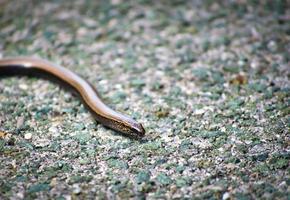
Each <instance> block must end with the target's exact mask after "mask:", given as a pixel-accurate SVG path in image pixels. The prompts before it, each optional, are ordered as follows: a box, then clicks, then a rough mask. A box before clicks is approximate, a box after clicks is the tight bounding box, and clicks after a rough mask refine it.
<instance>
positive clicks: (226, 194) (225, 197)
mask: <svg viewBox="0 0 290 200" xmlns="http://www.w3.org/2000/svg"><path fill="white" fill-rule="evenodd" d="M229 198H230V194H229V193H228V192H226V193H224V194H223V200H226V199H229Z"/></svg>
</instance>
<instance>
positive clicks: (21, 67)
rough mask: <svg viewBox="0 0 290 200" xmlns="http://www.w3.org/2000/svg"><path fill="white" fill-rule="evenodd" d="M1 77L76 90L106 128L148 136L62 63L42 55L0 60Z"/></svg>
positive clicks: (93, 114) (138, 135) (140, 126)
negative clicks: (35, 80)
mask: <svg viewBox="0 0 290 200" xmlns="http://www.w3.org/2000/svg"><path fill="white" fill-rule="evenodd" d="M0 76H1V77H3V76H4V77H6V76H28V77H36V78H38V77H40V78H44V79H48V80H52V81H53V82H56V83H58V84H60V86H64V87H65V88H68V89H71V91H73V93H76V94H77V96H79V97H80V99H81V100H82V102H83V103H84V105H85V107H87V109H88V110H89V111H90V112H91V113H92V116H93V117H94V119H95V120H96V121H97V122H99V123H101V124H102V125H104V126H105V127H108V128H110V129H112V130H115V131H117V132H119V133H122V134H123V135H125V136H128V137H132V138H135V139H140V138H142V137H143V136H144V135H145V129H144V128H143V126H142V124H141V123H138V122H137V121H135V120H134V119H133V118H131V117H129V116H127V115H125V114H121V113H119V112H117V111H115V110H113V109H111V108H110V107H109V106H107V105H106V104H105V103H104V102H103V101H102V99H101V97H100V95H99V93H98V91H97V90H96V88H95V87H93V86H92V84H90V83H89V82H88V81H86V80H85V79H83V78H82V77H81V76H79V75H78V74H76V73H74V72H72V71H71V70H69V69H67V68H65V67H63V66H60V65H57V64H55V63H52V62H50V61H47V60H44V59H41V58H31V57H14V58H2V59H0Z"/></svg>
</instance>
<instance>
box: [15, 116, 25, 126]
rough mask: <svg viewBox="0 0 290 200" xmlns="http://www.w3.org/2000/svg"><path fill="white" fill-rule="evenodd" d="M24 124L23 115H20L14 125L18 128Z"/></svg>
mask: <svg viewBox="0 0 290 200" xmlns="http://www.w3.org/2000/svg"><path fill="white" fill-rule="evenodd" d="M23 125H24V117H23V116H21V117H19V118H18V119H17V123H16V127H17V128H18V129H20V128H21V127H22V126H23Z"/></svg>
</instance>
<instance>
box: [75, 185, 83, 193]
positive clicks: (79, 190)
mask: <svg viewBox="0 0 290 200" xmlns="http://www.w3.org/2000/svg"><path fill="white" fill-rule="evenodd" d="M81 191H82V190H81V188H80V186H79V185H78V184H75V185H73V193H74V194H79V193H81Z"/></svg>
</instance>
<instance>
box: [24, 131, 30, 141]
mask: <svg viewBox="0 0 290 200" xmlns="http://www.w3.org/2000/svg"><path fill="white" fill-rule="evenodd" d="M31 138H32V133H26V134H25V135H24V139H25V140H30V139H31Z"/></svg>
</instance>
